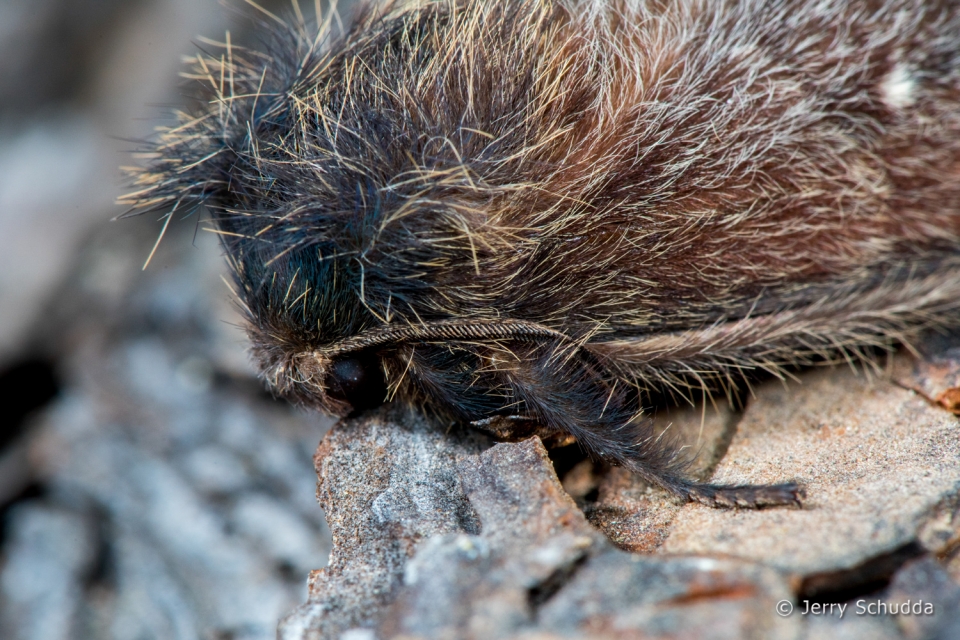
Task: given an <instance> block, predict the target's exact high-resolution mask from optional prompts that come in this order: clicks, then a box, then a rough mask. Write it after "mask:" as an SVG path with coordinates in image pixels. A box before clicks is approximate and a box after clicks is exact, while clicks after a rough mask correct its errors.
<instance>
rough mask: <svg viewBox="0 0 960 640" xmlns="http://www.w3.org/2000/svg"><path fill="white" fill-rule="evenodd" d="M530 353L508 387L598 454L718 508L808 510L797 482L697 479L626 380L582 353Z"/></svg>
mask: <svg viewBox="0 0 960 640" xmlns="http://www.w3.org/2000/svg"><path fill="white" fill-rule="evenodd" d="M528 356H529V357H528V358H527V359H525V361H526V362H527V363H529V364H528V366H525V367H523V368H521V369H518V370H514V371H511V372H505V377H506V381H505V384H506V385H507V386H509V388H510V390H511V392H512V394H513V396H514V397H516V398H517V399H518V400H519V401H520V402H521V403H522V405H523V407H524V410H523V413H524V414H526V415H531V416H536V418H537V419H538V420H539V421H540V422H541V424H543V425H544V426H546V427H548V428H550V429H554V430H557V431H561V432H564V433H567V434H570V435H572V436H574V437H575V438H576V439H577V441H578V442H579V443H580V444H581V445H582V446H583V447H584V448H585V449H586V450H587V451H588V452H589V453H590V454H592V455H593V456H595V457H597V458H600V459H602V460H607V461H609V462H612V463H614V464H617V465H620V466H623V467H626V468H627V469H629V470H631V471H632V472H634V473H636V474H637V475H639V476H641V477H642V478H644V479H645V480H647V481H648V482H651V483H652V484H655V485H658V486H660V487H662V488H664V489H666V490H668V491H670V492H671V493H673V494H675V495H677V496H679V497H681V498H684V499H686V500H689V501H691V502H698V503H701V504H704V505H707V506H711V507H717V508H759V507H767V506H784V505H795V506H801V501H802V499H803V498H804V496H805V493H804V490H803V488H802V487H801V486H800V485H798V484H797V483H794V482H786V483H782V484H772V485H723V484H710V483H700V482H696V481H693V480H689V479H688V478H686V477H685V472H686V469H687V466H688V461H687V460H685V459H684V458H683V456H682V455H681V452H680V447H679V446H677V444H676V443H675V442H671V441H670V440H669V439H667V438H665V437H663V436H662V435H658V434H656V432H655V431H654V428H653V421H652V420H651V419H649V418H643V417H638V413H639V411H638V406H639V402H638V400H637V398H636V396H635V394H633V393H632V392H631V391H630V390H629V389H628V388H627V387H626V385H624V384H622V383H621V384H620V385H619V387H620V388H618V384H617V382H616V381H615V380H614V381H611V377H610V376H609V375H606V372H605V371H604V370H603V367H602V365H600V363H596V362H591V361H590V360H588V359H587V358H584V357H581V356H580V355H579V354H577V355H574V356H572V357H568V358H566V359H565V360H562V359H560V358H557V357H556V355H555V352H552V350H544V351H540V352H538V353H531V354H528Z"/></svg>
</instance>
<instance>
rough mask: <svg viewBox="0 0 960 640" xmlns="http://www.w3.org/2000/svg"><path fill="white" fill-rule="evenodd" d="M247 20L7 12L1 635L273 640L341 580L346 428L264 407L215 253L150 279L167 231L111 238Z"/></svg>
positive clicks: (152, 12)
mask: <svg viewBox="0 0 960 640" xmlns="http://www.w3.org/2000/svg"><path fill="white" fill-rule="evenodd" d="M262 4H263V5H264V6H265V7H267V8H269V9H270V10H272V11H275V12H278V13H289V9H290V4H289V0H274V1H272V2H264V3H262ZM304 4H311V5H312V3H310V2H305V3H304ZM232 5H233V6H232V8H225V7H224V6H220V5H219V4H218V3H217V0H0V424H2V428H0V520H2V534H0V638H4V639H20V638H24V639H27V638H29V639H35V640H58V639H61V638H116V639H118V640H119V639H131V640H132V639H134V638H136V639H138V640H144V639H149V638H163V639H171V638H216V639H234V638H236V639H240V638H272V637H274V634H275V629H276V624H277V620H278V619H279V618H280V617H281V616H282V615H284V614H285V613H287V612H288V611H289V610H290V609H292V608H293V607H295V606H296V605H298V604H299V603H301V602H303V601H304V599H305V597H306V577H307V573H308V572H309V571H310V570H311V569H317V568H320V567H321V566H323V565H324V564H326V561H327V554H328V552H329V533H328V532H327V529H326V526H325V524H324V520H323V515H322V513H321V511H320V508H319V507H318V506H317V504H316V501H315V496H314V492H315V482H316V477H315V474H314V471H313V466H312V460H311V458H312V454H313V451H314V449H315V448H316V446H317V443H318V442H319V441H320V439H321V438H322V436H323V433H324V431H325V429H326V428H327V427H328V426H329V422H328V421H327V420H326V419H325V418H323V417H322V416H319V415H310V414H306V413H302V412H298V411H296V410H293V409H291V408H290V407H288V406H287V405H286V404H284V403H282V402H277V401H275V400H273V399H272V398H270V397H269V396H268V395H267V394H265V393H264V392H263V391H262V389H261V386H260V384H259V382H258V381H257V380H256V377H255V373H254V371H253V370H252V368H251V367H250V364H249V362H248V360H247V355H246V351H245V350H246V341H245V336H244V334H243V331H242V329H241V328H240V327H239V317H238V315H237V313H236V310H235V308H234V307H233V303H232V301H231V298H230V292H229V289H228V288H227V286H226V285H225V284H224V282H223V281H222V279H221V278H222V276H223V275H224V274H225V269H224V265H223V261H222V259H221V255H220V250H219V247H218V246H217V242H216V239H215V237H214V236H213V234H211V233H209V232H207V231H204V230H203V223H202V221H198V220H197V219H196V216H194V217H191V218H187V219H177V220H175V221H174V224H172V225H171V229H170V230H169V231H168V233H167V235H166V237H165V239H164V241H163V243H162V244H161V245H160V248H159V250H158V252H157V254H156V256H155V257H154V258H153V260H152V262H151V264H150V266H149V268H147V269H146V270H145V271H144V270H142V269H141V268H142V266H143V263H144V261H145V260H146V258H147V256H148V255H149V254H150V250H151V247H152V246H153V243H154V241H155V240H156V238H157V235H158V233H159V231H160V226H161V225H160V221H158V220H157V216H156V215H153V216H141V217H137V218H132V219H126V220H121V221H116V222H111V219H112V218H114V217H115V216H117V215H119V214H121V213H123V209H122V208H120V207H118V206H116V205H115V204H114V201H115V199H116V198H117V196H119V195H120V194H121V193H122V192H123V191H124V189H125V187H124V179H123V176H122V173H121V171H120V169H119V167H120V166H121V165H129V164H133V163H134V162H135V160H134V159H133V158H132V157H131V155H130V151H132V150H135V149H136V148H137V146H138V144H137V142H136V141H137V140H141V139H143V138H146V137H148V136H150V134H151V131H152V130H153V128H154V127H155V126H157V125H158V124H164V123H169V122H170V121H171V120H170V113H171V111H172V110H173V109H174V108H176V107H177V106H178V105H179V104H181V103H182V102H183V99H182V96H181V92H182V91H183V83H182V81H181V80H180V79H179V78H178V77H177V73H178V71H179V70H180V65H181V59H182V56H184V55H189V54H191V53H193V52H194V51H195V50H196V46H197V45H196V44H195V43H196V42H198V39H197V37H198V36H201V35H203V36H207V37H210V38H213V39H216V40H222V39H223V34H224V32H225V31H226V30H230V32H231V35H232V38H233V41H234V42H240V43H243V42H248V43H249V42H251V41H255V35H253V34H252V33H251V25H252V21H251V20H250V19H249V17H248V16H249V13H250V11H252V10H250V9H249V8H244V9H241V8H242V7H244V4H243V2H242V1H241V0H232ZM304 9H305V10H306V9H307V7H304ZM245 13H246V14H247V16H245V15H244V14H245Z"/></svg>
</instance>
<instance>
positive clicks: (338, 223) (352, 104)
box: [125, 0, 960, 507]
mask: <svg viewBox="0 0 960 640" xmlns="http://www.w3.org/2000/svg"><path fill="white" fill-rule="evenodd" d="M264 15H265V16H266V17H264V18H263V21H264V24H265V33H266V34H267V35H265V42H264V45H263V47H262V48H260V49H259V50H258V49H240V48H238V47H236V46H232V45H231V44H230V43H229V39H228V42H227V43H226V44H224V45H222V47H221V48H220V50H219V51H217V52H215V53H212V54H204V55H200V56H198V57H197V58H196V59H195V60H194V64H193V67H192V71H191V72H190V77H191V78H192V79H193V80H195V81H196V84H197V86H198V87H199V89H198V93H197V95H198V101H197V104H196V106H195V108H193V109H192V110H191V111H190V112H188V113H182V114H180V116H179V118H180V122H179V125H178V126H176V127H173V128H170V129H167V130H164V131H162V132H161V133H160V134H159V135H158V137H157V139H156V141H155V142H154V143H152V145H151V147H150V151H151V157H152V160H150V161H149V162H148V163H147V164H146V165H145V166H144V167H142V168H141V169H139V170H138V173H137V177H136V180H137V184H138V187H137V191H136V192H135V193H132V194H130V195H128V196H126V198H125V202H127V203H128V204H130V205H131V206H132V207H133V209H134V210H140V211H142V210H149V209H165V211H166V212H167V213H166V215H167V216H171V215H173V212H175V211H177V210H180V211H183V210H185V209H188V208H189V207H191V206H194V207H195V206H197V205H199V204H204V205H205V206H206V207H207V208H208V209H209V210H210V211H211V214H212V217H213V221H214V226H215V228H216V230H217V231H218V233H219V234H220V235H221V238H222V241H223V247H224V250H225V253H226V256H227V259H228V261H229V264H230V266H231V268H232V271H233V276H234V279H235V282H236V286H237V291H238V293H239V297H240V298H241V301H242V304H243V306H244V308H245V312H246V315H247V318H248V320H249V333H250V337H251V339H252V343H253V352H254V354H255V357H256V360H257V362H258V363H259V366H260V368H261V370H262V375H263V378H264V379H265V380H266V382H267V384H268V385H269V386H270V387H271V388H272V389H273V390H274V391H275V392H276V393H278V394H280V395H283V396H286V397H288V398H291V399H292V400H294V401H296V402H300V403H303V404H306V405H309V406H312V407H317V408H320V409H322V410H324V411H327V412H330V413H333V414H338V415H345V414H347V413H349V412H351V411H353V410H356V409H360V408H363V407H366V406H370V405H375V404H379V403H382V402H384V401H386V400H396V401H402V402H405V403H409V404H411V405H415V406H418V407H420V408H422V409H423V410H426V411H430V412H433V413H435V414H437V415H440V416H443V417H445V418H447V419H450V420H452V421H458V422H461V423H471V422H473V423H482V422H484V421H487V422H489V421H491V420H509V419H514V418H511V417H519V419H522V420H527V421H531V422H533V423H535V424H537V425H539V428H540V429H541V430H542V431H543V432H545V433H563V434H569V435H572V436H575V437H576V439H577V440H578V441H579V443H580V444H581V446H583V447H584V448H585V449H586V450H588V451H589V452H590V453H592V454H593V455H594V456H596V457H599V458H601V459H605V460H608V461H610V462H613V463H615V464H620V465H623V466H625V467H627V468H629V469H630V470H632V471H633V472H635V473H637V474H639V475H640V476H642V477H644V478H645V479H647V480H649V481H652V482H654V483H656V484H658V485H660V486H662V487H665V488H666V489H668V490H670V491H672V492H674V493H676V494H678V495H680V496H682V497H684V498H687V499H690V500H695V501H699V502H703V503H706V504H710V505H714V506H747V507H751V506H761V505H767V504H788V503H796V502H799V499H800V497H801V496H802V489H801V488H800V487H798V486H797V485H795V484H792V483H784V484H782V485H771V486H725V485H712V484H703V483H697V482H694V481H691V480H689V479H687V478H685V477H684V475H683V466H682V460H681V456H679V455H678V454H677V451H676V449H675V448H674V447H672V446H671V445H670V443H669V442H667V441H666V440H664V439H662V438H657V437H655V436H654V433H653V431H652V427H651V425H650V420H649V419H648V418H645V417H644V403H645V398H647V397H648V395H649V393H650V392H651V390H655V389H667V390H671V391H673V392H676V393H681V394H683V393H687V392H690V391H692V390H697V389H700V388H718V387H719V388H722V387H724V386H735V385H736V384H737V380H738V379H740V378H742V376H743V375H746V374H749V373H750V372H754V371H768V372H772V373H773V374H775V375H779V374H782V372H783V371H784V370H785V369H786V368H789V367H794V366H798V365H806V364H811V363H815V362H820V361H824V360H827V361H832V360H836V359H840V358H850V357H851V356H864V357H866V355H867V354H868V352H869V350H870V349H874V348H876V347H881V348H883V347H887V346H889V345H890V344H892V343H893V342H896V341H908V340H910V339H911V337H912V336H915V335H916V333H917V332H918V331H920V330H922V329H925V328H928V327H930V326H945V325H957V324H960V315H958V312H960V2H957V1H956V0H931V1H922V0H872V1H869V2H853V1H843V0H818V1H799V0H743V1H728V2H724V1H707V0H582V1H576V0H508V1H504V2H499V1H498V2H494V1H488V2H482V1H478V0H424V1H420V2H415V1H411V2H396V3H390V4H386V5H366V6H364V7H362V8H361V10H360V11H359V12H358V13H357V15H356V16H355V18H354V19H353V20H352V21H351V22H350V24H349V25H348V26H347V27H345V28H343V29H342V30H338V29H333V28H332V27H331V26H330V23H331V21H330V20H329V19H328V20H326V21H325V22H324V23H323V24H322V25H321V26H320V27H319V28H318V29H310V28H307V27H306V26H305V24H304V23H303V21H292V22H291V23H289V24H283V23H282V21H280V20H279V19H276V20H275V19H274V16H273V15H272V14H269V13H266V12H264ZM267 23H274V24H273V25H272V27H270V28H269V29H267V28H266V24H267ZM167 220H168V221H169V217H168V218H167Z"/></svg>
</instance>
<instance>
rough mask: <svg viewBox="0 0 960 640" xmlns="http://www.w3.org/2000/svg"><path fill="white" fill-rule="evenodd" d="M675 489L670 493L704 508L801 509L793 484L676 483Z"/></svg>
mask: <svg viewBox="0 0 960 640" xmlns="http://www.w3.org/2000/svg"><path fill="white" fill-rule="evenodd" d="M680 483H681V486H680V487H679V488H678V489H673V488H671V487H667V488H668V489H671V490H672V491H674V492H675V493H677V494H678V495H680V496H683V497H685V498H687V499H688V500H690V501H691V502H699V503H700V504H705V505H707V506H708V507H714V508H721V509H722V508H734V507H740V508H744V509H757V508H760V507H775V506H785V505H795V506H797V507H802V506H803V499H804V498H805V497H806V495H807V494H806V491H805V490H804V488H803V487H802V486H800V485H799V484H797V483H796V482H784V483H781V484H739V485H731V484H708V483H699V482H684V481H682V480H681V481H680Z"/></svg>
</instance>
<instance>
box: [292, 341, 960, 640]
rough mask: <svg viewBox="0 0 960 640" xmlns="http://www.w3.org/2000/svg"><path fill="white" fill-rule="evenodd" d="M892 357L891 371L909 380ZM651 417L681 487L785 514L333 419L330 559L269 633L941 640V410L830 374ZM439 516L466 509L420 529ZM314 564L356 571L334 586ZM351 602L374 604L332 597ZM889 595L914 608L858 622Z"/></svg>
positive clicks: (510, 447) (948, 586) (947, 439)
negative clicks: (676, 459) (417, 503)
mask: <svg viewBox="0 0 960 640" xmlns="http://www.w3.org/2000/svg"><path fill="white" fill-rule="evenodd" d="M907 358H909V356H907V355H899V356H896V359H895V361H894V365H895V367H898V368H899V369H898V370H900V369H903V367H913V366H914V364H913V363H908V361H907ZM916 366H917V367H921V368H922V366H923V365H922V363H921V364H918V365H916ZM658 420H659V421H660V422H661V426H662V427H664V428H665V427H667V426H668V425H669V427H670V428H671V429H673V430H674V431H676V432H677V433H678V434H679V435H680V437H681V438H682V439H683V441H684V442H688V443H690V446H691V448H693V449H694V450H695V451H696V452H697V454H698V456H697V459H696V461H695V463H694V467H693V469H694V473H699V474H700V475H701V476H703V477H707V476H710V475H712V477H713V478H714V479H715V480H720V481H724V482H777V481H781V480H784V479H796V480H799V481H801V482H803V483H804V484H805V485H806V487H807V491H808V499H807V502H806V503H805V505H804V507H803V509H799V510H798V509H766V510H760V511H736V510H733V511H725V510H713V509H708V508H705V507H701V506H699V505H693V504H687V505H681V504H679V503H678V502H677V501H676V500H675V499H674V498H672V497H670V496H668V495H666V494H664V493H663V492H662V491H659V490H657V489H653V488H650V487H647V486H645V485H644V484H643V483H642V482H640V481H638V480H636V479H634V478H632V477H631V476H629V475H627V474H625V473H624V472H623V471H622V470H620V469H605V468H602V467H601V466H598V465H596V464H593V463H590V462H589V461H583V462H574V463H573V464H572V465H571V464H566V463H564V462H563V461H562V460H560V458H558V457H557V456H558V455H559V456H560V457H561V458H562V457H563V456H565V455H567V454H566V453H562V454H556V453H555V454H554V458H555V459H554V460H551V459H550V457H549V456H548V452H547V451H546V449H544V448H543V445H542V444H541V443H540V440H539V439H537V438H531V439H529V440H525V441H522V442H517V443H500V444H496V445H493V446H492V447H491V446H490V445H489V442H486V443H484V442H483V440H482V438H481V436H478V435H475V434H471V433H469V432H463V431H457V430H452V431H451V430H449V429H447V428H444V426H443V425H432V424H430V423H429V422H426V421H424V420H422V419H414V418H411V417H409V416H405V415H404V414H402V413H400V412H399V410H397V409H392V410H388V411H386V412H385V413H383V414H370V415H367V416H365V417H364V418H362V419H359V420H356V421H353V422H350V423H344V424H341V425H337V426H335V427H334V429H333V431H332V432H331V433H330V435H329V436H328V439H327V440H326V441H325V442H324V444H323V445H322V446H321V447H320V449H319V450H318V452H317V465H318V472H319V477H320V485H319V487H320V488H319V495H321V502H322V503H323V505H324V508H325V510H326V513H327V517H328V518H329V519H330V522H331V523H332V527H333V530H334V550H333V552H332V556H331V566H330V568H329V569H327V570H324V571H323V572H321V574H319V576H318V577H317V578H316V579H314V580H313V581H312V583H311V589H310V596H309V600H308V604H307V605H305V606H304V607H301V608H300V609H299V610H297V611H295V612H294V613H292V614H291V615H290V616H288V617H287V618H286V619H285V621H284V623H283V624H282V625H281V637H283V638H284V639H285V640H295V639H299V638H340V637H343V638H404V639H407V638H531V639H532V638H575V637H576V638H579V637H590V638H624V637H644V638H647V637H654V638H656V637H670V638H674V637H691V638H753V637H756V638H766V637H771V638H772V637H776V638H810V639H813V638H864V639H866V638H928V637H929V638H950V637H954V636H952V635H950V634H953V633H955V625H956V624H957V623H956V621H955V618H956V616H955V615H954V614H953V613H952V612H953V610H954V609H957V610H958V611H960V605H957V603H956V592H957V590H958V589H960V586H958V584H957V582H956V564H957V562H958V561H957V560H956V555H957V550H958V547H960V544H958V540H960V509H958V504H960V438H958V437H957V436H958V430H960V420H958V419H957V417H955V416H953V415H951V413H949V412H947V411H945V410H943V409H942V408H940V407H938V406H936V405H934V404H931V403H930V402H929V401H927V400H926V399H924V398H922V397H920V396H918V395H917V394H916V393H914V392H912V391H910V390H907V389H904V388H903V387H902V386H900V385H897V384H894V383H893V382H891V380H890V377H889V375H887V376H886V377H884V376H880V375H874V376H872V377H868V376H866V375H865V374H864V373H863V372H855V371H853V370H851V369H849V368H835V369H825V370H819V371H810V372H806V373H803V374H802V375H800V376H799V381H798V382H791V383H788V384H786V385H785V384H783V383H781V382H779V381H772V382H769V383H765V384H763V385H760V386H758V387H757V388H756V389H755V390H754V394H753V397H752V398H751V399H750V401H749V406H748V407H747V409H746V411H744V412H743V413H742V414H739V413H736V412H733V411H731V410H729V409H728V408H726V407H724V406H722V405H721V406H720V407H719V408H708V409H707V410H706V411H703V410H702V409H698V410H693V409H675V410H671V412H670V413H669V415H661V416H658ZM388 432H389V433H388ZM428 442H430V443H433V444H431V445H429V446H427V445H426V444H425V443H428ZM384 447H389V451H390V453H389V454H384V453H383V449H384ZM488 447H489V448H488ZM454 450H455V453H454V452H453V451H454ZM424 451H434V452H436V453H435V454H434V455H433V456H432V457H431V456H427V457H424V456H423V452H424ZM557 451H560V452H562V451H564V450H563V449H559V450H557ZM438 460H442V461H443V464H442V465H441V466H435V465H438V464H439V463H438V462H437V461H438ZM387 466H389V467H391V469H392V470H388V469H387V468H386V467H387ZM564 467H565V468H564ZM557 469H561V470H562V471H563V481H562V484H561V481H560V479H559V478H558V477H557V475H556V472H555V471H556V470H557ZM334 471H335V472H334ZM430 475H435V476H436V477H437V478H438V479H439V480H440V482H441V483H442V484H443V486H444V487H446V491H445V493H444V496H445V497H444V499H439V498H438V497H437V496H434V497H432V498H431V499H429V500H424V502H423V504H427V505H431V509H430V510H429V514H426V513H423V510H422V509H421V511H420V515H419V516H416V517H412V518H411V517H400V516H399V515H394V516H393V517H392V518H390V519H389V521H391V522H395V523H401V522H402V524H395V525H394V526H393V531H394V534H393V537H392V538H391V537H390V536H389V535H387V538H386V539H385V538H384V534H385V532H386V531H387V528H385V527H384V525H383V523H384V522H387V520H384V519H383V518H380V520H377V523H378V525H377V526H378V527H379V528H377V529H376V531H375V532H374V531H373V530H371V528H370V523H371V522H373V521H374V519H375V518H374V515H375V514H380V513H387V514H404V515H405V516H412V514H415V513H418V511H417V510H415V509H411V508H410V507H409V506H408V505H409V504H410V499H409V497H408V496H409V495H410V493H411V492H412V491H414V490H415V487H417V486H419V485H422V483H423V479H424V478H425V477H427V476H430ZM384 477H389V478H390V482H389V483H385V481H384V480H383V478H384ZM398 483H400V484H398ZM401 485H404V486H405V488H403V487H402V486H401ZM387 487H389V488H387ZM453 513H470V514H473V515H472V516H471V517H467V518H460V520H459V521H457V518H454V517H451V516H450V515H446V516H443V517H442V518H441V519H442V521H443V522H444V523H445V526H446V527H448V528H447V529H445V530H441V529H442V527H439V526H437V524H435V523H436V522H437V518H438V517H441V514H453ZM418 523H419V524H418ZM341 528H342V531H343V535H342V536H341V535H338V529H341ZM602 534H606V535H602ZM351 536H353V537H351ZM357 539H362V540H363V541H364V544H362V545H361V544H357V543H356V542H355V540H357ZM401 541H402V542H401ZM371 554H372V555H371ZM371 563H374V564H376V566H377V570H376V571H375V572H373V574H375V577H374V578H371V577H370V574H365V572H366V571H367V569H366V568H365V567H369V566H371ZM335 566H336V567H355V570H354V571H353V573H352V574H351V575H352V576H354V580H353V581H351V582H350V583H349V586H348V588H345V587H344V582H343V579H342V576H343V575H344V574H345V573H346V572H345V571H344V569H342V568H341V569H337V571H335V572H331V570H332V569H333V568H334V567H335ZM951 571H952V572H953V575H951ZM337 572H339V573H337ZM334 573H337V575H336V576H335V575H334ZM364 575H366V576H367V577H366V578H363V579H361V580H360V582H358V581H357V579H358V578H362V577H363V576H364ZM387 576H389V577H387ZM364 580H365V582H364ZM361 583H363V584H365V585H366V586H363V584H361ZM378 585H381V586H379V587H378ZM382 585H389V587H383V586H382ZM364 590H369V591H370V593H374V592H375V597H367V598H366V599H352V600H351V599H350V598H352V596H350V597H343V594H350V593H356V592H363V591H364ZM907 600H910V601H911V602H913V603H916V602H918V601H920V602H922V603H924V604H927V603H929V604H932V605H934V607H935V611H934V612H933V613H932V614H930V613H929V612H928V613H925V614H920V615H869V612H865V613H858V612H857V603H858V602H859V603H861V604H863V606H864V607H866V606H868V605H870V604H871V603H872V604H873V605H875V606H874V607H873V609H871V611H872V610H877V608H878V607H879V606H880V604H882V605H883V606H884V607H887V609H884V610H885V611H887V610H889V608H890V607H893V606H899V605H900V604H902V603H904V602H906V601H907ZM344 601H349V603H350V604H349V607H346V608H339V609H338V608H337V606H340V604H339V603H342V602H344ZM331 603H338V604H337V606H331ZM778 603H779V604H778ZM831 604H833V605H834V608H833V610H832V614H831V613H830V611H831V609H830V607H829V605H831ZM787 605H788V606H789V607H790V609H791V611H790V613H789V614H788V615H779V614H778V607H782V606H787ZM841 605H842V606H843V607H844V609H845V610H846V615H844V616H840V615H838V614H837V611H838V610H839V607H840V606H841ZM351 607H352V608H353V610H352V612H350V611H347V610H346V609H349V608H351ZM817 607H821V608H820V609H818V608H817ZM321 614H322V615H321Z"/></svg>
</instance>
